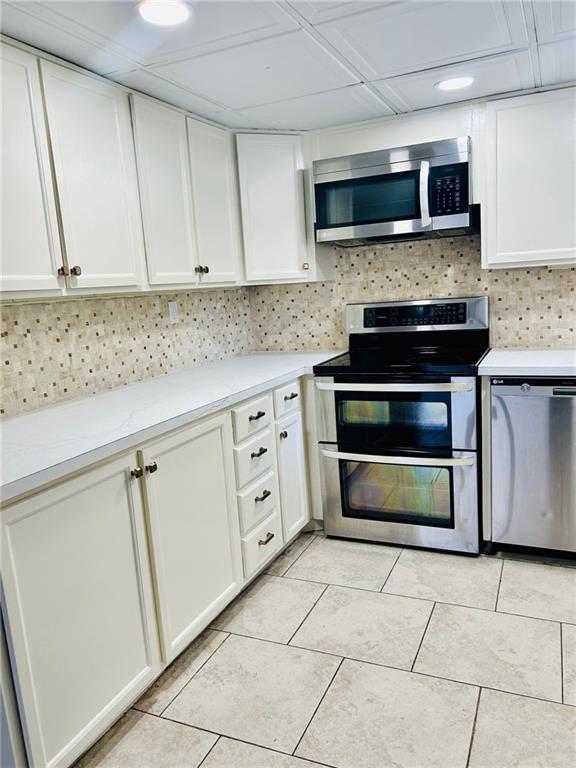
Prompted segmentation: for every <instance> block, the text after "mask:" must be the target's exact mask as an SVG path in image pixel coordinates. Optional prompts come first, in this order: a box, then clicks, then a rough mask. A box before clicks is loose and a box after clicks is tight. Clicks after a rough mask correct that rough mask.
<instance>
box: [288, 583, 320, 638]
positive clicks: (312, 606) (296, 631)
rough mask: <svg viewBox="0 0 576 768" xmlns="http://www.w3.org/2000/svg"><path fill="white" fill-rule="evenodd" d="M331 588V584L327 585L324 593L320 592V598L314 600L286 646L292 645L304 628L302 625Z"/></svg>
mask: <svg viewBox="0 0 576 768" xmlns="http://www.w3.org/2000/svg"><path fill="white" fill-rule="evenodd" d="M329 586H330V585H329V584H326V586H325V587H324V589H323V590H322V592H320V594H319V595H318V597H317V598H316V600H314V603H313V604H312V605H311V607H310V610H309V611H308V613H307V614H306V616H304V618H303V619H302V621H301V622H300V624H298V626H297V627H296V629H295V630H294V632H292V634H291V635H290V639H289V640H288V642H287V643H286V645H290V643H291V642H292V640H293V639H294V637H295V635H296V634H297V633H298V630H299V629H300V627H301V626H302V624H304V622H305V621H306V619H307V618H308V616H310V614H311V613H312V611H313V610H314V608H316V606H317V605H318V603H319V602H320V600H321V599H322V598H323V597H324V595H325V594H326V590H327V589H328V587H329Z"/></svg>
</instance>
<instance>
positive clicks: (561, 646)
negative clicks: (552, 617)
mask: <svg viewBox="0 0 576 768" xmlns="http://www.w3.org/2000/svg"><path fill="white" fill-rule="evenodd" d="M562 629H563V627H562V624H560V693H561V695H562V699H561V701H562V704H564V703H565V702H564V640H563V638H562V635H563V634H564V633H563V631H562Z"/></svg>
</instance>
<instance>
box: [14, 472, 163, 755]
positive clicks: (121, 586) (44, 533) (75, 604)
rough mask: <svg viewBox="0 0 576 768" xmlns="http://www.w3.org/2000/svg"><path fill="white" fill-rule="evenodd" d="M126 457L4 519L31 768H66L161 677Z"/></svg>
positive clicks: (141, 530)
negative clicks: (159, 675)
mask: <svg viewBox="0 0 576 768" xmlns="http://www.w3.org/2000/svg"><path fill="white" fill-rule="evenodd" d="M131 466H132V465H131V463H130V461H129V457H124V458H119V459H116V460H114V461H112V462H110V463H108V464H106V465H105V466H102V467H99V468H97V469H93V470H91V471H89V472H86V473H85V474H82V475H80V476H78V477H75V478H73V479H71V480H69V481H67V482H65V483H62V484H61V485H59V486H57V487H55V488H52V489H50V490H47V491H44V492H41V493H38V494H37V495H36V496H33V497H32V498H30V499H27V500H25V501H22V502H20V503H17V504H14V505H13V506H11V507H8V508H5V509H4V510H3V512H2V580H3V588H4V597H5V605H4V608H5V611H6V615H5V620H6V627H7V632H8V633H9V637H10V645H11V649H12V651H13V663H14V662H15V665H16V670H17V672H16V677H17V681H18V682H17V688H18V691H19V697H20V703H21V706H22V707H23V710H24V713H25V718H24V719H25V730H26V732H27V742H28V758H29V762H30V765H31V766H34V768H41V767H42V766H50V768H56V767H57V766H69V765H70V764H71V763H72V762H73V761H74V760H75V759H76V758H77V757H78V756H79V755H80V754H81V753H82V752H83V751H84V750H85V749H86V748H87V747H88V746H89V745H90V743H91V742H92V741H93V740H94V738H95V737H96V736H97V735H98V734H100V733H102V732H103V731H104V730H105V729H106V728H107V727H108V726H109V725H110V724H111V723H112V722H113V721H114V720H115V719H116V718H117V717H118V716H119V715H120V714H121V713H122V712H123V711H124V710H125V709H126V708H127V707H128V706H129V705H130V704H131V703H132V701H133V700H134V699H135V698H136V697H137V696H138V695H139V694H140V693H141V692H142V691H144V690H145V689H146V688H147V687H148V686H149V685H150V684H151V683H152V681H153V680H154V679H155V677H157V675H158V673H159V671H160V658H159V649H158V641H157V634H156V623H155V613H154V604H153V596H152V585H151V582H150V568H149V562H148V555H147V545H146V533H145V523H144V514H143V509H142V505H141V501H140V493H139V491H138V486H137V483H136V482H135V481H134V480H133V479H132V478H131V476H130V469H131Z"/></svg>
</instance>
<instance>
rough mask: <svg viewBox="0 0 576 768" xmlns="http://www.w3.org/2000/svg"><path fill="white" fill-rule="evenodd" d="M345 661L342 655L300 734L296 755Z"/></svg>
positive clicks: (295, 749)
mask: <svg viewBox="0 0 576 768" xmlns="http://www.w3.org/2000/svg"><path fill="white" fill-rule="evenodd" d="M343 663H344V658H343V657H342V658H341V659H340V661H339V663H338V666H337V667H336V669H335V670H334V674H333V675H332V677H331V678H330V682H329V683H328V685H327V686H326V690H325V691H324V693H323V694H322V696H321V697H320V701H319V702H318V704H317V705H316V707H315V708H314V712H312V717H311V718H310V720H308V724H307V726H306V728H304V730H303V731H302V735H301V736H300V738H299V739H298V743H297V744H296V746H295V747H294V749H293V750H292V755H293V756H294V757H297V755H296V751H297V749H298V747H299V746H300V744H301V743H302V739H303V738H304V736H306V732H307V731H308V729H309V728H310V725H311V724H312V721H313V720H314V718H315V717H316V713H317V712H318V710H319V709H320V705H321V704H322V702H323V701H324V698H325V697H326V694H327V693H328V691H329V690H330V688H331V686H332V683H333V682H334V679H335V677H336V675H337V674H338V672H339V670H340V668H341V667H342V664H343ZM304 759H305V758H304Z"/></svg>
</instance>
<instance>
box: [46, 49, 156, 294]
mask: <svg viewBox="0 0 576 768" xmlns="http://www.w3.org/2000/svg"><path fill="white" fill-rule="evenodd" d="M41 66H42V77H43V82H44V93H45V96H46V110H47V116H48V124H49V130H50V139H51V142H52V152H53V157H54V170H55V173H56V182H57V186H58V197H59V200H60V210H61V214H62V225H63V235H64V245H65V249H66V257H67V260H68V265H69V266H70V267H71V268H72V267H75V266H78V267H80V268H81V270H82V272H81V274H80V276H77V277H72V278H71V282H70V285H71V287H72V288H88V287H111V286H138V285H139V284H140V282H141V272H142V266H143V264H144V242H143V238H142V225H141V217H140V202H139V199H138V184H137V179H136V165H135V158H134V144H133V139H132V126H131V123H130V109H129V105H128V95H127V93H126V92H124V91H123V90H122V89H121V88H119V87H117V86H115V85H113V84H112V83H109V82H106V81H104V80H101V79H99V78H96V77H92V76H90V75H83V74H80V73H79V72H74V71H72V70H70V69H66V68H65V67H60V66H58V65H56V64H52V63H50V62H46V61H43V62H42V65H41Z"/></svg>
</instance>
